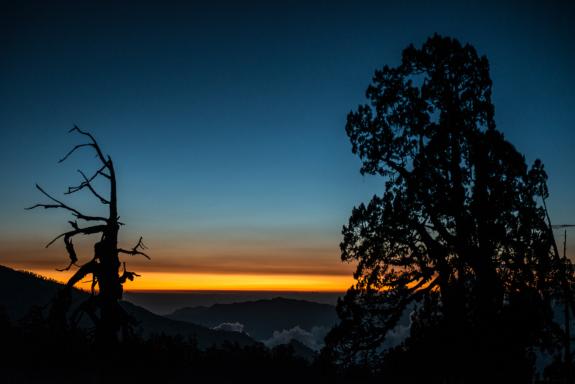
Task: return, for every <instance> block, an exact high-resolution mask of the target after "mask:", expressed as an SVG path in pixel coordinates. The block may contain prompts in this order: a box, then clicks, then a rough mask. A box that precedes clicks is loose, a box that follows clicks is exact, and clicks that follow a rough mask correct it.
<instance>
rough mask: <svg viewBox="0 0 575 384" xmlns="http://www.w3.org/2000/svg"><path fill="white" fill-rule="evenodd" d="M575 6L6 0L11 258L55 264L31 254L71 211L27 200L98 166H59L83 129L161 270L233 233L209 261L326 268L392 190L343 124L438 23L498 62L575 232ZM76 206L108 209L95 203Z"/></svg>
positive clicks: (2, 195) (0, 92)
mask: <svg viewBox="0 0 575 384" xmlns="http://www.w3.org/2000/svg"><path fill="white" fill-rule="evenodd" d="M565 3H566V2H559V1H558V2H531V3H530V2H502V1H498V2H485V1H467V2H465V1H463V2H461V1H460V2H397V3H396V4H394V3H387V4H385V3H384V2H362V1H354V2H332V1H323V2H303V1H301V2H300V1H279V2H242V4H241V5H240V4H239V2H222V1H209V2H188V3H187V4H184V3H183V2H175V1H162V2H151V1H150V2H139V4H138V5H131V4H129V3H128V2H124V1H115V2H112V1H104V2H102V1H99V2H96V1H83V2H57V3H55V4H54V3H51V4H48V2H42V1H38V2H27V1H24V2H20V3H19V5H18V6H15V5H12V6H11V8H4V9H3V12H2V13H1V14H2V15H1V16H0V22H1V28H2V33H1V34H0V36H1V37H0V44H1V45H2V46H3V49H2V51H3V53H2V54H1V55H0V99H1V101H2V102H1V103H0V179H1V180H2V188H0V215H1V217H2V220H1V221H0V262H2V260H4V262H5V263H8V264H15V263H16V259H17V258H16V257H15V256H13V255H15V254H16V253H17V254H18V255H17V257H18V258H20V257H24V256H23V255H24V254H26V255H28V254H31V253H34V254H35V256H33V257H32V256H30V260H31V259H32V258H35V260H36V259H37V258H47V255H48V254H46V253H41V252H46V251H38V252H39V253H37V254H36V252H35V249H36V247H38V246H39V247H41V244H42V243H43V242H45V241H46V240H50V236H51V235H53V234H57V233H59V232H62V231H64V230H66V216H65V215H64V214H57V213H55V212H28V211H24V210H23V207H25V206H27V205H30V204H31V203H34V202H36V201H38V200H40V199H41V196H40V195H39V193H38V192H37V191H36V190H35V189H34V183H35V182H39V183H40V184H41V185H43V186H44V187H45V188H46V189H47V190H49V191H51V192H54V193H58V192H63V191H64V190H65V189H66V187H67V186H68V185H72V184H74V183H76V182H77V181H79V176H78V175H77V174H76V173H75V170H76V169H77V168H82V169H86V170H89V169H90V167H93V166H95V164H96V163H95V160H93V159H92V157H91V155H89V154H88V153H77V154H75V155H74V156H73V157H72V158H71V159H69V161H68V162H67V163H66V164H63V165H58V164H57V160H58V159H59V158H60V157H61V156H62V155H63V154H64V153H65V152H66V151H67V150H68V149H69V148H70V147H71V146H73V145H74V144H76V143H77V142H78V137H75V136H73V135H68V134H67V133H66V132H67V130H68V129H69V128H71V127H72V126H73V125H74V124H78V125H79V126H80V127H82V128H84V129H87V130H90V131H91V132H92V133H94V135H95V136H96V137H97V138H98V140H99V141H100V143H101V145H102V146H103V148H104V149H105V151H106V152H107V153H109V154H110V155H112V157H113V158H114V161H115V163H116V164H117V168H118V173H119V180H120V181H119V184H120V185H119V188H120V207H121V212H120V214H121V215H122V219H123V221H125V222H126V223H128V224H129V225H128V226H127V227H126V231H125V235H124V236H125V239H126V240H127V241H128V242H130V241H133V240H134V239H136V240H137V236H138V235H137V233H142V234H144V236H145V238H147V239H148V243H149V245H151V246H152V248H153V249H154V248H155V250H156V254H158V257H157V258H156V259H155V260H154V263H155V265H156V266H157V265H161V264H162V256H161V255H162V254H169V253H174V254H176V253H177V254H178V255H179V256H177V257H178V258H179V262H180V263H181V264H185V263H187V262H188V261H189V262H190V263H191V264H194V262H193V260H196V261H197V260H200V259H201V260H203V261H202V262H203V263H207V264H208V266H207V267H206V268H209V263H210V258H209V257H207V256H206V257H200V256H199V254H202V252H203V251H197V252H196V253H194V252H192V251H190V252H188V253H191V254H190V255H189V256H186V255H187V253H186V250H193V249H195V248H194V247H196V246H197V247H199V248H201V249H204V250H205V249H206V247H207V248H210V247H212V248H214V247H215V248H218V247H220V248H221V247H223V246H222V245H221V244H226V246H227V247H228V248H226V249H227V251H225V252H224V251H221V250H220V251H218V252H215V253H217V254H218V255H219V256H214V257H215V258H216V259H217V257H220V258H225V257H227V258H231V259H234V260H236V261H237V262H238V263H239V264H241V260H242V257H244V258H245V254H246V253H249V250H250V249H253V248H254V247H255V248H257V249H258V250H259V251H258V252H255V253H257V254H260V253H261V257H262V258H263V257H265V255H266V254H268V255H270V256H269V257H270V258H273V257H274V255H276V254H281V255H283V256H282V257H288V258H289V257H290V256H289V255H293V260H294V261H293V262H294V263H301V268H302V270H304V269H306V268H307V267H306V261H305V260H313V252H312V253H309V252H310V250H313V251H314V252H319V253H321V254H322V255H324V256H322V257H321V262H319V264H321V265H324V267H325V271H328V270H329V271H332V270H339V269H338V268H340V267H339V253H338V244H339V241H340V230H341V226H342V225H343V224H345V223H346V222H347V218H348V216H349V214H350V212H351V208H352V207H353V206H354V205H356V204H358V203H359V202H361V201H366V200H368V199H369V198H370V197H371V196H372V195H373V194H374V193H379V192H380V191H381V190H382V182H381V180H379V179H377V178H376V177H368V176H366V177H363V176H361V175H360V174H359V160H358V159H357V158H355V157H354V156H353V155H352V154H351V148H350V147H351V146H350V144H349V141H348V139H347V137H346V135H345V131H344V126H345V116H346V114H347V113H348V112H349V111H350V110H351V109H354V108H355V107H356V106H357V104H359V103H361V102H363V101H364V91H365V88H366V87H367V85H368V84H369V82H370V80H371V76H372V74H373V71H374V70H375V69H377V68H380V67H382V66H383V65H384V64H390V65H395V64H397V63H398V61H399V58H400V54H401V50H402V49H403V48H404V47H405V46H407V45H408V44H409V43H414V44H416V45H420V44H421V43H423V41H424V40H425V39H426V38H427V37H428V36H430V35H431V34H433V33H434V32H438V33H440V34H444V35H450V36H453V37H456V38H458V39H459V40H460V41H462V42H469V43H471V44H473V45H474V46H475V47H476V49H477V50H478V51H479V52H480V53H481V54H485V55H487V56H488V58H489V60H490V64H491V75H492V79H493V81H494V86H493V91H494V93H493V101H494V104H495V108H496V122H497V125H498V128H499V129H500V130H501V131H503V132H504V133H505V135H506V137H507V138H508V139H509V140H510V141H511V142H512V143H514V144H515V145H516V147H517V148H518V149H519V150H520V151H521V152H523V153H524V154H525V155H526V157H527V159H528V161H529V162H531V161H533V160H534V159H535V158H537V157H539V158H541V159H542V160H543V161H544V163H545V165H546V169H547V171H548V173H549V176H550V180H549V186H550V191H551V198H550V200H549V205H550V208H551V213H552V218H553V219H554V221H555V222H557V223H565V222H569V223H571V222H572V223H575V202H574V201H573V200H574V199H573V198H572V196H573V195H574V193H575V177H574V175H573V164H575V152H574V151H573V148H575V114H574V113H573V111H574V109H575V108H574V107H575V94H574V92H575V91H574V89H575V73H574V71H573V68H575V54H574V52H575V44H574V41H573V36H575V33H574V32H575V31H574V27H573V24H572V22H571V20H572V19H573V17H574V16H575V12H574V7H573V6H571V5H567V4H565ZM6 7H8V6H6ZM72 201H74V202H77V204H78V205H80V206H86V205H87V206H89V207H94V208H95V209H98V207H97V205H95V204H93V203H91V202H90V201H88V196H85V198H84V197H81V196H80V197H77V198H76V199H73V200H72ZM573 235H575V233H574V234H573ZM572 237H573V244H575V236H572ZM22 241H25V242H26V247H25V250H22V251H21V252H15V251H14V250H15V248H17V247H18V244H22ZM210 249H211V248H210ZM238 250H239V251H238ZM224 254H225V255H224ZM203 255H204V256H205V255H206V254H205V252H204V254H203ZM242 255H243V256H242ZM302 255H309V256H306V257H303V256H302ZM328 255H331V256H329V257H328ZM50 257H52V256H50ZM330 257H331V258H330ZM194 258H196V259H194ZM332 259H333V260H332ZM50 260H54V265H55V266H57V265H60V264H59V261H60V260H58V261H55V259H50ZM198 263H199V262H196V263H195V264H194V265H196V266H197V265H198ZM250 263H252V264H253V263H254V261H253V260H251V261H250V260H247V259H246V262H245V265H246V268H247V269H249V267H247V265H248V264H250ZM310 263H312V264H313V262H310ZM322 263H324V264H322ZM191 264H190V265H191ZM328 264H329V265H328ZM166 268H167V269H169V267H166ZM318 268H319V269H318V270H322V269H321V268H322V267H318ZM341 273H349V269H345V268H342V269H341Z"/></svg>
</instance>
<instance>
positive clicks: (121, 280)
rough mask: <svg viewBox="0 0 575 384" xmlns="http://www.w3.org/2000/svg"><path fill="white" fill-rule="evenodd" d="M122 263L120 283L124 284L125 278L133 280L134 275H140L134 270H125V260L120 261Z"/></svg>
mask: <svg viewBox="0 0 575 384" xmlns="http://www.w3.org/2000/svg"><path fill="white" fill-rule="evenodd" d="M122 264H123V265H124V273H123V274H122V276H120V284H124V283H125V282H126V280H130V281H134V278H135V277H139V276H140V275H139V274H137V273H136V272H128V271H127V270H126V262H124V263H122Z"/></svg>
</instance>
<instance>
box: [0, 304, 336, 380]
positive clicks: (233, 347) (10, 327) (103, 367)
mask: <svg viewBox="0 0 575 384" xmlns="http://www.w3.org/2000/svg"><path fill="white" fill-rule="evenodd" d="M93 336H94V335H93V332H90V331H89V330H86V329H75V330H67V331H66V332H61V331H59V330H57V329H55V328H54V327H52V326H51V325H50V322H49V321H48V320H47V319H46V318H45V316H44V314H43V311H42V309H41V308H40V307H35V308H32V310H31V311H30V312H29V313H28V314H27V315H26V316H25V317H24V318H22V319H20V320H19V321H17V322H13V321H10V319H9V318H8V316H7V315H6V314H5V311H2V312H1V315H0V340H2V343H1V346H0V350H1V359H0V372H2V382H3V383H79V382H83V383H116V382H128V383H153V382H161V383H192V382H205V383H207V382H210V383H231V382H253V383H269V382H278V383H293V382H302V381H303V382H320V381H321V378H322V377H327V375H328V373H329V370H326V369H323V368H321V367H320V366H319V365H318V364H317V363H311V362H309V361H306V360H305V359H303V358H300V357H298V356H296V354H295V353H294V350H293V348H292V347H291V346H288V345H285V346H278V347H275V348H273V349H268V348H267V347H265V346H264V345H263V344H255V345H252V346H239V345H237V344H232V343H228V344H223V345H220V346H218V347H215V346H214V347H211V348H207V349H203V350H202V349H200V348H198V347H197V344H196V342H195V341H194V340H193V339H191V338H188V339H184V338H182V337H177V336H176V337H175V336H167V335H163V334H157V335H153V336H151V337H147V338H144V337H141V336H139V335H132V336H130V337H129V338H127V339H125V340H122V342H120V343H118V344H117V346H116V347H115V348H114V349H110V350H109V351H107V353H106V354H102V353H101V350H100V349H99V348H97V346H96V345H95V344H94V338H93ZM333 380H334V381H335V382H344V381H340V380H336V377H335V376H334V377H333Z"/></svg>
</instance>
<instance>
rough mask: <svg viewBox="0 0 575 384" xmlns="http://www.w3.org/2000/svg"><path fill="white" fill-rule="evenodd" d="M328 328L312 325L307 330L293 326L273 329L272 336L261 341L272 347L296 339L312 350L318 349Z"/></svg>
mask: <svg viewBox="0 0 575 384" xmlns="http://www.w3.org/2000/svg"><path fill="white" fill-rule="evenodd" d="M328 331H329V328H327V327H313V328H312V329H311V330H309V331H307V330H305V329H302V328H300V327H299V326H295V327H293V328H291V329H284V330H282V331H274V333H273V335H272V337H270V338H269V339H267V340H264V341H263V343H264V344H265V345H266V346H267V347H268V348H273V347H275V346H278V345H281V344H288V343H289V342H290V341H292V340H297V341H299V342H300V343H302V344H304V345H305V346H307V347H308V348H310V349H313V350H314V351H319V350H320V349H321V348H322V347H323V345H324V342H323V339H324V338H325V336H326V335H327V333H328Z"/></svg>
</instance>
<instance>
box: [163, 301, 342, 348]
mask: <svg viewBox="0 0 575 384" xmlns="http://www.w3.org/2000/svg"><path fill="white" fill-rule="evenodd" d="M167 317H168V318H170V319H172V320H180V321H187V322H190V323H194V324H200V325H203V326H206V327H210V328H214V327H219V328H225V327H228V328H229V329H233V328H234V326H235V327H236V330H243V331H244V332H247V333H248V334H249V335H250V336H251V337H253V338H255V339H257V340H260V341H265V340H268V339H270V338H272V337H273V336H274V333H275V335H276V336H278V335H279V334H281V332H282V331H284V332H285V331H289V330H293V329H297V328H299V329H300V330H301V331H304V332H308V333H310V332H313V331H316V332H317V331H318V329H323V330H325V332H327V330H329V329H330V328H331V327H332V326H333V325H335V324H336V323H337V321H338V318H337V314H336V311H335V307H334V306H333V305H329V304H320V303H314V302H310V301H305V300H295V299H286V298H281V297H276V298H273V299H271V300H256V301H247V302H243V303H233V304H214V305H212V306H208V307H205V306H198V307H188V308H182V309H179V310H176V311H174V312H173V313H171V314H169V315H167ZM325 332H323V333H325ZM300 333H301V332H300ZM300 341H301V340H300Z"/></svg>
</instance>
